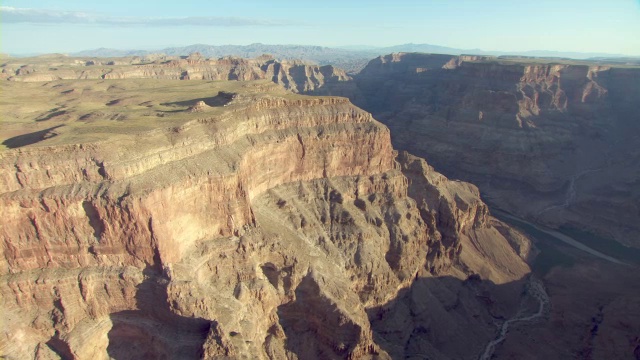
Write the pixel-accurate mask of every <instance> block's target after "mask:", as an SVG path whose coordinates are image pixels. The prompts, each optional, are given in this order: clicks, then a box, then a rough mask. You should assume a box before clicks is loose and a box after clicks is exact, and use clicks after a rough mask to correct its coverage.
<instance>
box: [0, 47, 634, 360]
mask: <svg viewBox="0 0 640 360" xmlns="http://www.w3.org/2000/svg"><path fill="white" fill-rule="evenodd" d="M469 64H470V65H469ZM540 66H542V67H544V66H546V68H544V69H543V70H539V69H534V70H526V71H525V73H527V74H531V75H530V76H531V79H533V80H531V84H534V83H535V86H534V85H531V84H529V85H526V84H524V85H520V88H521V90H522V91H521V94H528V95H526V96H525V95H521V96H522V97H521V98H520V100H517V99H518V98H517V96H516V95H513V96H512V94H511V93H509V91H511V90H512V89H511V87H510V86H511V85H509V86H507V85H505V84H507V83H509V84H511V83H510V81H514V79H520V80H518V81H523V80H521V77H522V75H521V74H520V71H524V70H523V65H521V64H520V63H519V62H516V63H511V62H507V63H505V64H499V63H496V61H495V60H493V59H490V58H482V57H473V58H471V57H454V56H439V55H422V54H394V55H390V56H388V57H381V58H378V59H374V60H372V61H371V62H370V63H369V65H368V66H367V67H366V68H365V69H364V70H363V71H362V72H361V73H360V74H357V75H354V76H350V75H347V74H346V73H345V72H344V71H342V70H340V69H338V68H335V67H332V66H322V67H320V66H316V65H312V64H306V63H303V62H297V61H279V60H275V59H273V58H271V57H268V56H264V57H260V58H257V59H239V58H221V59H204V58H203V57H202V56H200V55H198V54H194V55H191V56H189V57H163V56H159V57H157V58H137V57H128V58H113V59H99V58H68V57H58V56H54V57H41V58H36V59H9V60H5V61H4V62H3V64H2V65H1V66H0V67H1V68H2V77H3V80H4V81H1V82H0V87H1V90H2V93H3V97H2V99H1V102H0V106H1V108H2V114H3V132H2V138H1V139H0V141H1V143H2V145H3V146H4V148H3V149H1V150H0V168H2V172H1V174H2V175H1V177H0V204H1V205H0V206H1V208H2V214H3V222H2V223H1V224H0V241H1V243H2V247H1V249H2V250H1V251H2V256H1V258H0V278H1V279H0V294H1V295H2V299H1V301H2V308H3V314H2V318H1V321H2V325H3V326H2V332H1V333H0V355H1V356H3V357H5V358H8V359H26V358H33V359H86V358H95V359H140V358H153V359H156V358H159V359H190V358H206V359H230V358H234V359H235V358H238V359H255V358H261V359H314V358H319V359H320V358H322V359H343V358H349V359H360V358H365V359H366V358H369V359H386V358H394V359H396V358H407V359H424V358H430V359H450V358H457V359H477V358H489V357H490V356H491V354H493V356H495V357H497V358H523V359H528V358H531V359H534V358H539V357H540V356H544V357H546V358H567V357H581V358H602V357H603V356H604V357H606V356H608V355H611V356H613V357H616V358H630V359H634V358H638V356H639V355H638V354H640V339H639V338H638V336H637V334H639V333H640V328H639V326H640V325H639V324H640V321H637V320H638V319H636V318H637V316H636V315H635V314H640V311H638V310H640V289H639V288H638V284H640V281H638V280H640V279H638V276H639V275H638V273H637V271H635V269H636V268H637V263H634V262H633V261H627V260H626V259H625V260H624V261H620V263H615V262H609V261H606V260H605V259H602V258H597V257H593V256H592V255H590V254H588V253H585V252H582V251H580V250H577V249H574V248H570V247H568V246H565V245H562V244H556V243H553V244H551V245H550V244H549V241H548V240H544V239H541V238H538V237H537V236H532V235H531V234H532V232H531V231H528V229H527V228H526V227H525V226H521V225H519V224H518V223H512V222H509V221H508V220H509V219H508V218H505V217H502V216H498V215H497V214H496V216H494V215H493V214H492V211H491V210H490V207H489V206H487V204H486V203H485V202H484V201H483V200H482V198H481V192H480V191H482V197H485V195H487V196H488V197H486V199H488V201H489V202H490V204H492V206H496V207H499V208H501V209H503V210H507V211H509V212H510V213H512V214H514V215H518V216H521V217H523V218H526V219H528V220H532V221H533V220H535V222H538V221H539V222H540V223H544V224H546V225H549V226H559V225H566V224H573V225H575V226H582V224H583V222H585V220H584V219H585V218H583V217H582V215H581V214H583V212H587V211H589V209H590V206H593V204H594V203H600V204H602V203H604V204H605V205H606V206H605V205H603V209H601V212H600V213H598V215H597V216H596V215H595V214H594V215H593V216H592V217H591V218H588V219H596V220H591V221H590V225H589V226H586V225H585V226H584V227H585V228H588V229H592V230H593V231H596V232H602V233H604V231H603V230H602V229H603V228H604V227H605V226H604V224H605V222H606V221H608V219H609V217H615V219H613V220H612V222H610V223H609V225H610V230H609V231H608V232H606V234H607V235H611V236H614V237H615V239H616V240H618V241H620V242H622V243H625V244H629V245H635V243H634V238H633V237H627V235H629V234H631V235H633V234H635V231H636V230H637V229H636V228H635V227H634V226H637V224H636V223H634V221H633V220H634V219H635V220H637V219H638V216H637V214H635V215H634V213H633V212H632V211H633V209H634V208H633V206H635V205H634V202H633V201H635V200H634V198H633V196H630V195H633V194H636V193H635V191H637V187H634V181H637V180H635V179H637V178H635V175H637V170H638V168H637V166H634V165H635V164H636V163H635V162H634V161H635V160H636V159H637V158H636V157H635V156H636V155H637V154H638V153H637V149H633V146H631V143H633V139H635V138H634V136H636V135H635V134H636V133H634V131H635V126H636V125H637V123H634V122H633V121H632V120H633V114H634V111H633V110H634V106H635V105H634V104H635V103H634V102H633V100H634V99H636V98H637V97H636V93H634V91H636V90H635V89H636V87H635V86H636V84H637V82H636V81H634V79H635V78H634V77H633V76H635V75H634V74H635V72H634V71H635V70H633V69H631V70H615V71H612V69H605V68H603V69H599V70H598V69H596V70H589V74H591V75H589V76H591V77H592V78H593V79H596V78H597V79H596V80H597V81H596V80H593V81H592V82H591V83H588V84H586V85H585V84H583V83H584V82H585V81H583V80H582V78H581V77H580V76H581V74H582V73H580V72H578V73H576V74H574V75H573V78H577V79H580V80H576V81H575V82H576V83H579V85H580V86H579V87H577V88H576V89H579V90H580V91H582V93H583V95H584V94H586V95H584V96H583V97H584V99H586V100H585V101H582V100H581V101H582V102H581V101H577V100H575V99H574V98H573V95H574V92H575V91H573V90H571V91H569V90H567V89H568V88H565V86H570V85H571V82H570V81H568V83H569V84H568V85H565V81H564V80H562V81H558V80H549V79H552V78H554V76H556V75H554V74H556V73H557V74H561V75H560V76H563V75H562V74H564V73H563V71H569V72H570V73H571V71H573V70H574V69H571V66H572V65H567V66H568V67H562V66H560V65H558V66H559V67H558V68H554V67H553V66H551V65H540ZM554 66H555V65H554ZM505 69H506V70H505ZM567 69H569V70H567ZM580 69H582V68H580ZM540 71H542V72H545V71H546V73H545V74H547V75H545V76H546V77H545V76H542V75H540V73H539V72H540ZM581 71H582V70H581ZM617 71H621V73H617ZM425 74H426V75H425ZM450 74H457V75H455V76H453V77H450ZM474 76H475V77H474ZM556 77H557V76H556ZM541 78H542V80H540V79H541ZM573 78H572V77H570V79H573ZM478 79H480V80H478ZM527 79H528V78H527ZM605 79H606V80H605ZM612 79H613V80H612ZM180 80H183V81H180ZM187 80H189V81H187ZM195 80H199V81H195ZM546 81H549V82H550V83H547V82H546ZM554 81H555V83H554ZM624 81H626V82H624ZM380 82H384V86H383V85H382V84H381V83H380ZM525 82H526V81H525ZM620 83H622V84H626V85H625V86H627V88H624V89H622V90H624V92H623V91H622V90H621V88H620V87H619V86H621V85H619V84H620ZM545 84H546V85H545ZM559 84H560V85H562V88H561V89H559ZM613 84H616V85H615V86H613ZM525 85H526V86H525ZM605 85H607V86H605ZM610 85H611V86H610ZM486 86H498V87H499V86H503V87H504V90H496V89H493V88H491V90H487V89H485V87H486ZM544 86H547V87H546V88H544V89H543V87H544ZM614 87H616V89H617V90H616V89H614ZM530 88H531V89H530ZM532 89H533V90H532ZM541 89H542V90H541ZM585 89H586V90H585ZM574 90H575V89H574ZM553 91H555V93H554V92H553ZM576 91H577V90H576ZM303 94H306V95H303ZM461 94H462V95H461ZM549 94H553V96H551V95H549ZM563 94H564V95H563ZM620 94H624V95H620ZM614 95H615V97H614ZM514 96H516V97H515V98H516V100H514ZM548 96H551V98H547V97H548ZM625 96H626V97H625ZM349 98H350V99H351V100H349ZM613 99H617V100H613ZM513 101H516V107H515V108H514V107H513V106H514V105H513ZM611 101H613V102H614V104H615V105H616V110H614V111H613V112H609V110H611V109H612V108H613V106H612V105H611ZM446 102H450V104H448V105H446V106H445V105H444V104H445V103H446ZM574 103H576V104H574ZM593 103H595V104H596V105H593ZM354 104H355V105H354ZM584 104H586V105H584ZM356 105H358V106H360V107H357V106H356ZM574 105H575V106H576V108H577V109H580V110H576V111H581V112H580V114H586V115H585V116H592V117H591V118H587V120H589V119H591V120H593V121H599V122H597V123H596V124H595V125H593V124H591V123H589V122H588V121H586V120H584V119H582V120H581V118H578V116H577V115H576V113H575V112H574V110H573V106H574ZM479 108H480V110H478V109H479ZM363 109H365V110H363ZM594 109H595V110H594ZM478 111H479V112H478ZM512 111H516V113H515V115H514V114H513V113H512ZM472 113H473V114H472ZM479 113H481V114H482V115H478V114H479ZM605 113H606V114H610V115H609V116H610V117H608V118H606V119H600V118H599V117H598V116H597V115H599V114H605ZM372 114H373V116H372ZM425 114H426V115H425ZM434 114H435V115H434ZM589 114H591V115H589ZM629 114H631V115H632V116H631V117H627V118H624V116H623V115H629ZM511 115H513V116H514V118H513V119H512V118H511ZM474 116H475V117H474ZM478 117H481V119H478ZM567 118H568V119H570V120H572V121H573V122H571V121H567ZM621 118H624V119H626V120H625V121H622V120H619V119H621ZM376 119H378V120H382V121H383V122H384V123H385V124H386V125H387V126H388V127H387V126H385V125H383V124H382V123H380V122H378V121H377V120H376ZM605 120H610V123H613V124H614V125H615V126H614V127H608V126H610V125H611V124H610V123H608V122H607V121H605ZM576 121H581V122H580V123H579V124H577V123H576ZM439 122H442V123H443V124H444V125H442V126H445V127H446V128H442V129H441V128H438V126H439V124H440V123H439ZM478 124H479V125H478ZM482 126H488V127H489V128H490V129H491V131H484V133H486V134H488V135H486V136H484V137H481V138H480V139H479V138H478V135H477V134H479V133H480V132H482V131H483V130H481V129H482V128H481V127H482ZM467 127H468V128H467ZM446 129H449V130H446ZM479 129H480V130H479ZM594 129H595V130H594ZM494 130H495V133H492V132H493V131H494ZM596 130H601V133H597V134H596V135H594V134H592V131H596ZM447 131H450V133H448V132H447ZM536 131H539V133H538V132H536ZM576 133H577V134H578V135H579V136H580V137H579V138H578V139H579V140H575V139H574V138H573V137H574V135H575V134H576ZM522 134H526V135H522ZM598 134H599V135H598ZM620 135H624V136H627V138H623V139H624V140H625V141H619V142H616V143H615V144H613V145H612V146H611V149H609V150H608V151H609V152H608V153H606V154H602V155H594V154H596V153H597V152H598V147H597V146H596V145H600V143H599V142H598V141H600V142H602V143H607V144H609V142H610V138H609V137H610V136H620ZM522 136H525V137H529V138H531V140H530V143H523V140H522V139H521V138H520V137H522ZM583 138H587V139H592V142H590V143H583V142H581V141H583ZM487 139H492V141H493V143H491V144H493V145H491V146H498V145H495V144H497V143H500V144H501V145H499V146H504V147H505V149H502V150H500V151H498V150H496V149H495V148H492V147H490V146H489V145H486V144H487V143H485V142H483V141H485V140H487ZM480 140H482V141H480ZM584 141H586V140H584ZM540 142H542V143H540ZM392 143H393V145H392ZM576 144H579V145H580V146H581V147H580V149H582V147H583V146H586V145H585V144H587V145H589V146H586V147H587V148H588V149H587V150H588V154H586V155H585V154H582V153H581V152H578V151H577V150H576V151H575V152H576V153H580V156H578V155H575V158H579V161H577V163H576V164H577V165H571V166H569V165H566V166H564V167H562V166H560V165H557V164H553V161H559V160H558V159H560V158H563V157H564V156H565V154H563V153H562V151H565V150H567V149H572V146H573V147H576V146H577V145H576ZM531 148H533V149H535V151H530V149H531ZM487 149H490V151H489V150H487ZM406 150H408V151H409V152H407V151H406ZM516 150H517V151H516ZM580 151H586V150H580ZM623 151H626V152H628V154H627V156H626V157H624V158H621V159H622V160H621V161H619V162H616V161H612V162H607V161H606V159H614V160H615V159H617V158H611V157H609V158H607V157H606V156H617V155H619V154H620V152H623ZM634 151H635V152H634ZM570 153H571V152H570ZM414 155H418V156H424V157H425V158H426V160H425V159H423V158H420V157H417V156H414ZM587 155H589V157H587ZM605 155H606V156H605ZM598 156H600V157H598ZM605 158H606V159H605ZM487 159H488V160H487ZM545 159H550V161H551V163H552V165H549V164H547V162H545V161H543V160H545ZM567 159H568V160H566V161H572V160H573V158H571V157H569V158H567ZM587 160H590V161H592V162H591V163H589V162H588V161H587ZM474 161H477V163H474ZM483 161H484V162H483ZM432 165H434V166H435V167H436V169H438V170H440V169H442V171H443V172H445V173H446V174H447V175H450V176H449V177H451V178H456V179H457V178H461V179H463V180H473V181H476V180H478V183H477V184H478V185H479V187H480V190H479V189H478V187H476V186H475V185H473V184H471V183H468V182H464V181H460V180H454V179H450V178H449V177H447V176H445V175H443V174H441V173H440V172H438V171H436V169H434V167H433V166H432ZM492 166H493V167H492ZM514 167H515V168H514ZM601 168H602V170H601ZM613 169H619V170H620V171H621V174H620V176H619V177H617V180H616V181H617V182H613V183H611V184H610V186H611V187H612V188H614V189H615V190H616V191H617V193H616V194H617V195H618V196H617V197H615V196H610V194H609V193H607V192H606V191H605V190H607V188H606V186H605V185H607V186H609V185H608V183H607V184H605V183H604V182H603V181H604V180H603V178H602V177H601V176H604V175H605V174H610V173H611V171H613ZM552 170H553V171H552ZM622 170H625V172H624V173H623V172H622ZM503 171H504V172H503ZM554 171H555V172H554ZM487 174H488V175H487ZM487 176H490V180H491V181H490V184H491V186H487V185H486V182H483V181H481V180H486V179H487ZM523 183H524V184H527V186H522V184H523ZM603 187H605V188H604V190H603ZM523 188H524V189H526V191H524V192H523V191H522V189H523ZM594 189H596V190H598V191H595V190H594ZM634 196H635V195H634ZM636 199H637V198H636ZM565 200H566V202H567V205H566V206H564V201H565ZM560 205H561V206H560ZM578 205H580V206H578ZM553 206H557V207H555V208H553ZM621 209H623V210H624V209H628V210H629V212H627V213H624V212H620V210H621ZM581 211H582V212H581ZM510 224H515V225H510ZM532 239H533V240H534V241H532ZM554 251H560V252H561V253H562V254H563V255H562V256H565V257H568V258H570V261H571V264H567V263H561V262H554V264H553V266H552V267H551V268H550V269H547V270H545V271H539V270H536V269H539V268H540V267H541V266H540V265H539V262H540V261H541V259H546V258H547V257H548V255H549V254H553V253H554ZM532 268H533V269H532ZM630 269H632V270H634V271H629V270H630ZM532 270H533V273H532ZM603 284H604V285H603ZM595 288H601V291H599V292H596V293H593V292H592V290H593V289H595ZM576 300H579V304H576Z"/></svg>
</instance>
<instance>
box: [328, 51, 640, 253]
mask: <svg viewBox="0 0 640 360" xmlns="http://www.w3.org/2000/svg"><path fill="white" fill-rule="evenodd" d="M354 81H355V83H356V84H357V91H356V92H355V93H354V94H353V95H351V96H350V97H351V98H352V100H353V101H354V103H355V104H356V105H359V106H361V107H362V108H364V109H366V110H368V111H371V112H372V113H373V115H374V116H375V117H376V118H377V119H379V120H380V121H382V122H383V123H385V124H386V125H387V126H389V128H390V129H391V134H392V140H393V143H394V145H395V146H396V147H398V148H399V149H403V150H407V151H410V152H412V153H415V154H417V155H419V156H424V157H426V158H427V160H428V161H429V163H431V164H432V165H434V166H435V167H436V169H439V171H442V172H443V173H445V174H446V175H448V176H451V177H455V178H459V179H462V180H465V181H470V182H472V183H474V184H476V185H478V186H479V187H480V189H481V190H482V192H483V194H484V195H486V196H487V199H488V200H489V201H490V202H492V203H493V204H495V205H497V206H499V207H501V208H504V209H507V210H509V211H511V212H514V213H518V214H520V215H521V216H524V217H527V218H529V219H532V220H534V221H539V222H544V223H547V224H549V225H551V226H561V225H564V226H572V227H579V228H586V229H589V230H590V231H593V232H595V233H598V234H600V235H604V236H607V237H613V238H615V239H617V240H618V241H620V242H622V243H624V244H626V245H632V246H636V247H637V246H640V242H638V239H640V236H639V235H640V227H639V226H640V221H639V219H640V192H639V191H640V187H639V186H638V184H639V181H640V152H638V149H637V144H638V141H640V121H638V120H639V118H638V113H639V111H640V107H639V106H638V104H640V68H637V67H623V66H605V65H589V64H588V63H585V62H577V63H576V62H574V63H571V62H568V61H561V60H558V62H556V63H550V62H549V61H545V60H540V59H500V58H492V57H479V56H449V55H430V54H417V53H400V54H392V55H387V56H383V57H379V58H377V59H374V60H372V61H371V62H370V63H369V64H368V65H367V67H366V68H365V69H363V70H362V71H361V72H360V73H359V74H358V75H357V76H356V77H355V80H354ZM325 93H331V92H330V91H329V90H325Z"/></svg>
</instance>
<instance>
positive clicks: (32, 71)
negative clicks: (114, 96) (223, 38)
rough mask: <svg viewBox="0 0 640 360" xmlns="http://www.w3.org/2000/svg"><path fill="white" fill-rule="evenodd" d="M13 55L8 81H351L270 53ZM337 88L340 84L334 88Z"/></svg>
mask: <svg viewBox="0 0 640 360" xmlns="http://www.w3.org/2000/svg"><path fill="white" fill-rule="evenodd" d="M57 60H58V62H57V63H53V64H52V63H51V59H41V58H24V59H11V60H10V61H8V62H5V63H4V64H2V66H0V68H1V75H2V76H1V77H0V79H2V78H4V79H7V80H10V81H26V82H43V81H55V80H77V79H109V80H113V79H165V80H239V81H249V80H260V79H270V80H272V81H273V82H275V83H277V84H281V85H282V86H283V87H284V88H285V89H288V90H291V91H293V92H297V93H306V92H311V91H314V90H317V89H319V88H321V87H322V86H323V85H325V84H327V83H339V82H344V81H347V80H350V79H351V78H350V76H349V75H347V74H346V72H345V71H344V70H342V69H339V68H336V67H334V66H332V65H324V66H318V65H313V64H308V63H305V62H301V61H295V60H285V61H278V60H275V59H273V58H272V57H270V56H267V55H265V56H261V57H258V58H256V59H242V58H235V57H224V58H219V59H204V58H203V57H202V56H201V55H197V54H192V55H191V56H188V57H184V58H179V57H160V58H157V57H147V58H139V57H132V58H119V59H117V60H110V59H107V60H104V59H103V60H100V59H97V58H92V59H91V60H86V59H82V58H67V57H61V58H59V59H57ZM338 87H339V86H338V85H336V88H338Z"/></svg>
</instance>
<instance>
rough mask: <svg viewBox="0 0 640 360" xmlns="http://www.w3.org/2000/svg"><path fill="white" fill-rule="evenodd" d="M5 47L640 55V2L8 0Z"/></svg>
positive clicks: (0, 47) (3, 15) (0, 18)
mask: <svg viewBox="0 0 640 360" xmlns="http://www.w3.org/2000/svg"><path fill="white" fill-rule="evenodd" d="M0 24H1V26H2V31H1V32H0V40H1V41H0V51H2V52H4V53H9V54H16V55H20V54H36V53H53V52H59V53H68V52H76V51H82V50H87V49H95V48H102V47H104V48H114V49H123V50H126V49H140V50H156V49H162V48H166V47H171V46H185V45H191V44H197V43H201V44H209V45H226V44H234V45H248V44H252V43H265V44H300V45H320V46H328V47H340V46H350V45H356V44H357V45H367V46H378V47H384V46H392V45H399V44H406V43H417V44H424V43H428V44H434V45H439V46H446V47H452V48H459V49H482V50H485V51H492V50H493V51H506V52H525V51H530V50H548V51H562V52H590V53H609V54H619V55H629V56H640V37H639V36H634V35H633V34H640V1H639V0H613V1H609V2H606V3H604V2H601V1H577V0H568V1H563V2H561V3H560V2H557V1H552V0H541V1H537V2H535V3H534V2H519V1H518V2H516V1H506V0H488V1H482V2H480V1H473V0H463V1H456V2H455V4H454V3H453V2H451V1H440V0H427V1H411V0H402V1H397V2H393V3H391V2H382V1H377V0H372V1H366V2H365V1H351V2H344V1H340V2H339V1H336V0H328V1H323V2H314V3H303V4H301V3H300V2H296V1H292V0H280V1H274V2H270V3H268V4H267V3H265V2H261V1H255V0H242V1H235V2H221V1H204V0H197V1H187V2H179V3H176V2H149V1H137V2H130V1H123V0H114V1H110V2H87V1H79V0H66V1H62V0H53V1H47V2H42V1H37V0H5V1H3V6H1V7H0Z"/></svg>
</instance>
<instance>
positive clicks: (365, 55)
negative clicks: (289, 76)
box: [70, 43, 640, 72]
mask: <svg viewBox="0 0 640 360" xmlns="http://www.w3.org/2000/svg"><path fill="white" fill-rule="evenodd" d="M194 52H199V53H201V54H202V55H203V56H205V57H209V58H211V57H223V56H238V57H245V58H253V57H257V56H260V55H263V54H271V55H273V56H274V57H275V58H277V59H283V60H284V59H289V60H291V59H300V60H307V61H310V62H314V63H317V64H320V65H328V64H330V65H335V66H338V67H340V68H343V69H345V70H347V71H350V72H357V71H359V70H360V69H362V68H363V67H364V66H365V65H366V64H367V62H368V61H369V60H371V59H372V58H374V57H377V56H380V55H386V54H390V53H394V52H422V53H434V54H450V55H460V54H473V55H492V56H500V55H518V56H532V57H553V58H571V59H590V58H597V60H603V59H606V60H612V59H615V58H623V57H625V55H620V54H606V53H587V52H584V53H583V52H561V51H547V50H531V51H520V52H517V51H516V52H514V51H484V50H481V49H457V48H451V47H446V46H438V45H431V44H403V45H395V46H388V47H371V46H366V45H353V46H341V47H323V46H313V45H267V44H260V43H256V44H251V45H220V46H216V45H206V44H194V45H188V46H181V47H169V48H165V49H159V50H152V51H146V50H118V49H107V48H99V49H93V50H85V51H80V52H77V53H73V54H70V55H72V56H94V57H118V56H145V55H149V54H156V53H163V54H166V55H170V56H184V55H189V54H191V53H194ZM626 59H630V60H631V61H633V62H638V61H640V59H638V58H629V57H626ZM625 61H626V60H625Z"/></svg>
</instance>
